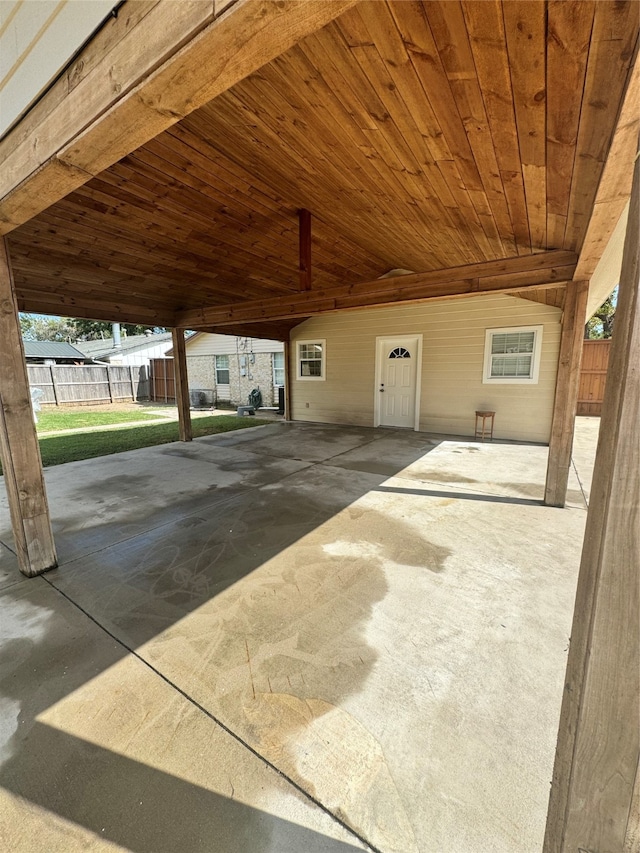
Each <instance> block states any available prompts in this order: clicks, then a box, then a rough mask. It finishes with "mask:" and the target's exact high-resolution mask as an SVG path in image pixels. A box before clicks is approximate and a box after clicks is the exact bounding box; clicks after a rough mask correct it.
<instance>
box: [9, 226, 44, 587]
mask: <svg viewBox="0 0 640 853" xmlns="http://www.w3.org/2000/svg"><path fill="white" fill-rule="evenodd" d="M0 454H1V455H2V470H3V474H4V482H5V486H6V489H7V497H8V499H9V511H10V513H11V524H12V527H13V535H14V538H15V545H16V555H17V557H18V566H19V567H20V571H21V572H22V573H23V574H24V575H26V576H27V577H33V576H34V575H39V574H41V573H42V572H46V571H47V570H48V569H53V568H55V567H56V565H57V558H56V549H55V545H54V542H53V533H52V531H51V521H50V518H49V506H48V504H47V495H46V492H45V487H44V476H43V473H42V461H41V459H40V448H39V446H38V436H37V435H36V428H35V424H34V421H33V411H32V408H31V394H30V391H29V379H28V377H27V367H26V362H25V359H24V346H23V343H22V334H21V331H20V320H19V317H18V307H17V304H16V299H15V292H14V287H13V277H12V274H11V263H10V259H9V253H8V251H7V246H6V241H5V240H0Z"/></svg>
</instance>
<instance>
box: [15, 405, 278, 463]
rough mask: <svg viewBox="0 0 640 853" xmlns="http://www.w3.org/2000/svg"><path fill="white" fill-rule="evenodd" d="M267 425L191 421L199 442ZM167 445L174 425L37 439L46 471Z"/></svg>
mask: <svg viewBox="0 0 640 853" xmlns="http://www.w3.org/2000/svg"><path fill="white" fill-rule="evenodd" d="M268 423H271V422H270V421H267V420H264V419H260V418H256V417H249V418H239V417H238V416H237V415H216V416H215V417H210V418H197V419H194V420H193V421H192V425H193V437H194V438H200V437H201V436H204V435H216V434H217V433H221V432H231V431H232V430H236V429H246V428H247V427H253V426H260V425H261V424H268ZM171 441H178V424H177V422H176V421H172V422H171V423H163V424H149V425H148V426H136V427H129V428H128V429H126V428H125V429H111V430H104V431H101V432H85V433H70V434H69V435H49V436H43V437H42V438H40V439H39V444H40V453H41V455H42V464H43V465H44V467H45V468H48V467H50V466H52V465H62V463H63V462H77V461H78V460H80V459H94V458H95V457H97V456H108V455H110V454H112V453H123V452H124V451H125V450H138V449H139V448H141V447H153V446H155V445H157V444H168V443H169V442H171ZM0 470H1V469H0Z"/></svg>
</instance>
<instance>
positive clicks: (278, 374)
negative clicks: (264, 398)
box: [273, 352, 284, 386]
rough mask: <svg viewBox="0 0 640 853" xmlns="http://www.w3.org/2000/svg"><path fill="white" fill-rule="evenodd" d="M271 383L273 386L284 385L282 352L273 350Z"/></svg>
mask: <svg viewBox="0 0 640 853" xmlns="http://www.w3.org/2000/svg"><path fill="white" fill-rule="evenodd" d="M273 384H274V385H275V386H278V385H284V353H283V352H274V354H273Z"/></svg>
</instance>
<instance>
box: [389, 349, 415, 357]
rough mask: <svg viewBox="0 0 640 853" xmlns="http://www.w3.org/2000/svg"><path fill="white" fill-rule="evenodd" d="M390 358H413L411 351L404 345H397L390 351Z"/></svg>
mask: <svg viewBox="0 0 640 853" xmlns="http://www.w3.org/2000/svg"><path fill="white" fill-rule="evenodd" d="M389 358H411V353H410V352H409V350H408V349H405V348H404V347H396V348H395V349H392V350H391V352H390V353H389Z"/></svg>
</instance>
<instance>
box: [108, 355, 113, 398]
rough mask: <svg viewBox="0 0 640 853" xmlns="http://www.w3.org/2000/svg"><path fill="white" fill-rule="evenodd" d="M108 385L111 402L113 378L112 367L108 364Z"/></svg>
mask: <svg viewBox="0 0 640 853" xmlns="http://www.w3.org/2000/svg"><path fill="white" fill-rule="evenodd" d="M107 387H108V389H109V402H110V403H113V382H112V380H111V367H110V366H109V365H108V364H107Z"/></svg>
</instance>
